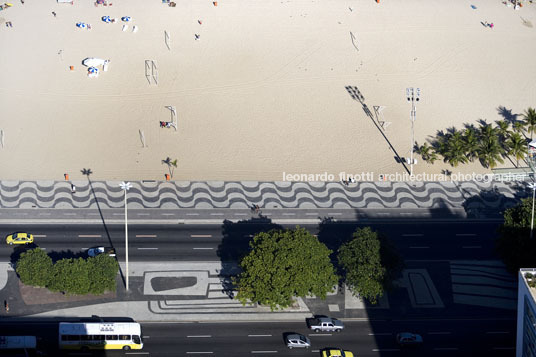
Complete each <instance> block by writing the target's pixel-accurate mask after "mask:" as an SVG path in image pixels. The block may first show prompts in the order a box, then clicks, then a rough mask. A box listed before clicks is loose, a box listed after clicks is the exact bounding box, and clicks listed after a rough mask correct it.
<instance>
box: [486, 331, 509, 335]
mask: <svg viewBox="0 0 536 357" xmlns="http://www.w3.org/2000/svg"><path fill="white" fill-rule="evenodd" d="M486 333H488V334H490V335H498V334H506V333H510V332H508V331H489V332H486Z"/></svg>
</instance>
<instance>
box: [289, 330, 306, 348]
mask: <svg viewBox="0 0 536 357" xmlns="http://www.w3.org/2000/svg"><path fill="white" fill-rule="evenodd" d="M285 342H286V344H287V347H288V348H289V349H293V348H309V347H311V341H310V340H309V339H308V338H307V337H306V336H304V335H302V334H299V333H291V334H288V335H286V336H285Z"/></svg>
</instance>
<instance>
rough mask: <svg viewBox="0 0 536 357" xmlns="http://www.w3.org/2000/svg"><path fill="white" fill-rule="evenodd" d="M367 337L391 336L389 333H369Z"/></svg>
mask: <svg viewBox="0 0 536 357" xmlns="http://www.w3.org/2000/svg"><path fill="white" fill-rule="evenodd" d="M368 335H369V336H391V335H392V333H391V332H380V333H369V334H368Z"/></svg>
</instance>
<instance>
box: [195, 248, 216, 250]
mask: <svg viewBox="0 0 536 357" xmlns="http://www.w3.org/2000/svg"><path fill="white" fill-rule="evenodd" d="M192 249H194V250H202V249H205V250H211V249H214V248H192Z"/></svg>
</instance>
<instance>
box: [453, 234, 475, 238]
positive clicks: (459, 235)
mask: <svg viewBox="0 0 536 357" xmlns="http://www.w3.org/2000/svg"><path fill="white" fill-rule="evenodd" d="M474 236H476V234H475V233H456V237H474Z"/></svg>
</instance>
